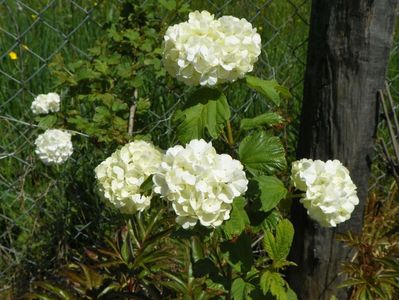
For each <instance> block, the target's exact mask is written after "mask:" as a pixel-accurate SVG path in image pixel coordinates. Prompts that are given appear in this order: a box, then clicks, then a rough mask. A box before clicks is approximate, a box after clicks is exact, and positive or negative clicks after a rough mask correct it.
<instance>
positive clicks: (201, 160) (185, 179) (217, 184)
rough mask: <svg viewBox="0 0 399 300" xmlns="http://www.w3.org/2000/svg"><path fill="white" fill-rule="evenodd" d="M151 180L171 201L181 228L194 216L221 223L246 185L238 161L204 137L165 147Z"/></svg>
mask: <svg viewBox="0 0 399 300" xmlns="http://www.w3.org/2000/svg"><path fill="white" fill-rule="evenodd" d="M153 181H154V184H155V185H154V192H156V193H158V194H161V196H162V197H165V198H167V199H168V200H169V201H171V202H172V206H173V208H174V210H175V212H176V214H177V218H176V222H177V223H178V224H180V225H182V226H183V228H189V227H193V226H194V225H195V224H196V223H197V221H198V220H199V221H200V223H201V224H202V225H203V226H207V227H216V226H219V225H221V224H222V222H223V221H224V220H227V219H229V218H230V210H231V203H232V202H233V199H234V198H235V197H238V196H240V195H241V194H243V193H244V192H245V191H246V190H247V185H248V180H247V179H246V176H245V172H244V171H243V166H242V164H241V163H240V162H239V161H238V160H234V159H232V158H231V156H229V155H227V154H217V153H216V150H215V148H213V146H212V144H211V143H207V142H205V141H204V140H192V141H191V142H190V143H189V144H187V145H186V147H182V146H180V145H179V146H175V147H172V148H169V149H168V150H167V152H166V154H165V156H164V159H163V162H162V164H161V166H160V168H159V169H158V171H157V173H155V174H154V177H153Z"/></svg>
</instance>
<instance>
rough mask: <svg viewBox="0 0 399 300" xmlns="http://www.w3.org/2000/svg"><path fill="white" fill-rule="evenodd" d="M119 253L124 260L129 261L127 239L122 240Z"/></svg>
mask: <svg viewBox="0 0 399 300" xmlns="http://www.w3.org/2000/svg"><path fill="white" fill-rule="evenodd" d="M121 255H122V258H123V260H124V261H125V262H128V261H129V257H130V251H129V245H128V241H127V240H124V241H123V244H122V247H121Z"/></svg>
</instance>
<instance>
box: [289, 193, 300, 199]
mask: <svg viewBox="0 0 399 300" xmlns="http://www.w3.org/2000/svg"><path fill="white" fill-rule="evenodd" d="M304 195H305V194H304V193H301V194H288V195H287V197H285V198H286V199H297V198H303V197H304Z"/></svg>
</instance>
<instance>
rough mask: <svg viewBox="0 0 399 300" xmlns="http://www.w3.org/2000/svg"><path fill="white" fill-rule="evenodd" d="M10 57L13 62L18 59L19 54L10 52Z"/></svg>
mask: <svg viewBox="0 0 399 300" xmlns="http://www.w3.org/2000/svg"><path fill="white" fill-rule="evenodd" d="M8 57H9V58H10V59H11V60H16V59H18V55H17V53H15V52H14V51H10V52H9V53H8Z"/></svg>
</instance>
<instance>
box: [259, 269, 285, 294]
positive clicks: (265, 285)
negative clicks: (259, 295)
mask: <svg viewBox="0 0 399 300" xmlns="http://www.w3.org/2000/svg"><path fill="white" fill-rule="evenodd" d="M285 285H286V282H285V281H284V279H283V278H282V277H281V274H280V273H277V272H270V271H268V270H267V271H266V272H264V273H263V274H262V276H261V278H260V286H261V288H262V291H263V294H264V295H266V294H267V293H268V292H270V293H271V294H272V295H273V296H275V297H276V299H281V300H287V293H286V289H285Z"/></svg>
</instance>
